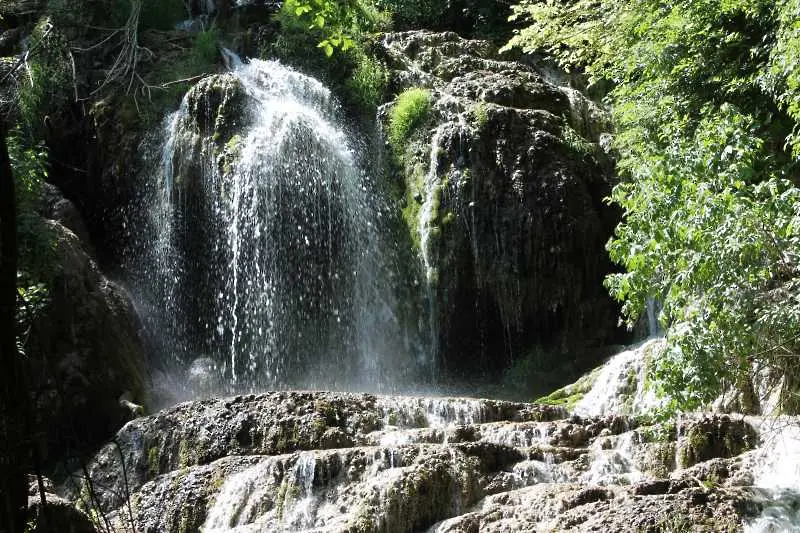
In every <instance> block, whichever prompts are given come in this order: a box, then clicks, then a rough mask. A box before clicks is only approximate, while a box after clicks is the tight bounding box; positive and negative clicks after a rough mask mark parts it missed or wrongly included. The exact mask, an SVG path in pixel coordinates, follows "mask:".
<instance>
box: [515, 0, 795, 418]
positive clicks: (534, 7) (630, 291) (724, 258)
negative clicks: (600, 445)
mask: <svg viewBox="0 0 800 533" xmlns="http://www.w3.org/2000/svg"><path fill="white" fill-rule="evenodd" d="M798 7H800V3H799V2H798V0H782V1H780V2H778V3H775V2H773V1H771V0H725V1H723V2H708V1H704V0H678V1H676V2H672V3H670V4H664V3H663V2H658V1H656V0H611V1H606V2H602V3H598V2H594V1H593V0H578V1H577V2H561V1H558V0H523V1H522V2H521V3H520V4H518V5H517V6H515V7H514V12H515V18H516V19H518V20H524V21H525V22H527V24H528V26H527V27H525V28H523V29H521V30H519V31H518V33H517V35H516V36H515V37H514V38H513V39H512V40H511V42H510V43H509V46H518V47H521V48H522V49H523V50H525V51H527V52H533V51H545V52H548V53H551V54H553V55H554V56H555V58H556V59H557V60H558V61H559V63H560V64H561V65H562V66H564V67H565V68H568V69H573V70H579V71H583V72H585V73H586V74H587V75H588V77H589V79H590V81H592V82H598V81H607V82H611V84H612V86H613V88H612V90H611V92H610V93H609V94H608V97H607V101H608V103H609V104H610V106H611V108H612V111H613V118H614V125H615V128H616V131H617V137H616V140H615V143H616V148H617V150H618V152H619V161H618V170H619V173H620V175H621V178H622V179H621V182H620V183H619V184H618V185H617V186H616V187H615V189H614V192H613V194H612V201H613V202H614V203H616V204H617V205H619V206H621V207H622V208H623V210H624V221H623V223H622V224H620V225H619V227H618V228H617V230H616V235H615V237H614V238H613V239H612V240H611V242H610V243H609V245H608V249H609V252H610V254H611V257H612V259H614V260H615V261H616V262H618V263H619V264H621V265H623V266H624V267H625V272H623V273H619V274H614V275H612V276H610V277H609V278H608V280H607V285H608V287H609V289H610V290H611V293H612V294H613V295H614V296H615V297H616V298H618V299H619V300H620V301H621V302H623V304H624V306H623V312H624V314H625V316H626V317H627V319H628V322H629V323H630V324H632V323H633V322H634V321H635V320H637V319H638V317H640V316H641V315H642V313H643V312H644V310H645V305H646V300H647V298H656V299H659V300H661V302H662V304H663V311H662V313H661V316H660V320H661V322H662V324H663V325H664V326H665V327H666V329H667V338H668V344H669V348H668V350H667V351H666V353H665V354H664V355H662V356H661V357H659V358H658V359H657V360H655V361H654V364H653V365H652V366H651V373H652V375H651V376H650V377H651V378H652V381H651V383H653V384H654V385H655V386H656V388H657V390H658V391H659V392H660V393H661V394H662V395H663V396H666V397H668V398H669V402H668V404H667V411H674V410H676V409H691V408H696V407H699V406H701V405H704V404H706V403H708V402H709V401H710V400H712V399H713V398H715V397H716V396H717V395H718V394H720V393H721V392H722V391H723V390H724V389H725V388H727V387H730V386H741V385H742V383H744V382H747V381H748V379H749V372H750V371H751V369H752V368H753V364H755V365H756V366H759V367H765V366H766V367H771V368H776V369H778V370H780V371H782V372H788V370H789V369H790V367H797V366H798V361H797V356H796V355H794V354H796V353H797V351H796V348H798V347H800V343H798V339H799V338H800V276H798V274H800V273H799V272H798V265H799V264H800V263H798V259H800V190H798V188H797V187H796V185H795V183H796V181H797V179H798V165H797V157H798V148H799V145H798V123H800V104H798V102H800V83H798V80H800V55H799V54H798V53H797V52H798V50H800V32H799V31H798V22H797V21H798V20H799V19H798V16H797V15H798ZM792 149H794V155H792V153H791V152H792ZM785 385H786V386H787V389H788V390H785V391H784V392H785V394H788V395H791V394H792V392H793V391H792V390H791V389H793V388H794V387H796V384H793V383H791V380H788V381H787V382H786V383H785Z"/></svg>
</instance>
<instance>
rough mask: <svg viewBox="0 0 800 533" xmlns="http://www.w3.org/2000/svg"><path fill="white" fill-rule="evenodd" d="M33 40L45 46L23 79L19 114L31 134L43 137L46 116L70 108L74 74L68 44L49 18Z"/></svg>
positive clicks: (32, 37) (36, 32) (30, 64)
mask: <svg viewBox="0 0 800 533" xmlns="http://www.w3.org/2000/svg"><path fill="white" fill-rule="evenodd" d="M31 41H32V42H34V43H41V44H40V45H39V46H38V52H37V53H36V54H35V55H33V56H32V59H30V60H29V61H28V64H27V69H25V72H24V73H23V74H22V76H21V79H20V87H19V114H20V119H21V121H22V124H23V126H24V127H25V129H26V130H27V131H28V133H29V134H30V135H31V136H32V137H33V138H43V137H44V135H43V128H44V123H43V121H44V120H45V117H51V118H53V117H54V116H57V115H60V114H61V113H62V112H64V111H65V109H66V107H67V106H68V105H69V102H70V100H71V94H70V88H71V86H72V74H71V67H70V60H69V50H68V47H67V42H66V40H65V39H64V37H63V36H62V35H61V34H59V33H57V32H56V31H55V30H54V29H53V28H52V25H51V22H50V20H49V19H43V20H42V22H40V23H39V24H38V25H37V26H36V28H35V29H34V31H33V33H32V34H31Z"/></svg>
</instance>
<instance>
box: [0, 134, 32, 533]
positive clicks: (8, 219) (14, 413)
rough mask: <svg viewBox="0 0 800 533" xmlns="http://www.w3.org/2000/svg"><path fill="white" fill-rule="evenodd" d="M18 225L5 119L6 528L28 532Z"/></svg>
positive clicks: (1, 301)
mask: <svg viewBox="0 0 800 533" xmlns="http://www.w3.org/2000/svg"><path fill="white" fill-rule="evenodd" d="M16 306H17V228H16V201H15V198H14V178H13V175H12V173H11V161H10V159H9V157H8V149H7V147H6V132H5V125H4V124H3V123H2V119H0V435H2V437H0V533H22V532H23V531H24V529H25V521H26V520H25V518H26V516H25V515H26V512H27V503H28V486H27V485H28V484H27V475H26V465H27V460H26V458H27V453H26V449H27V446H26V444H25V442H24V436H25V420H24V413H25V401H26V399H27V396H26V394H27V391H26V390H25V380H24V373H23V368H22V360H21V359H20V357H19V354H18V352H17V341H16V335H15V331H16V321H15V313H16Z"/></svg>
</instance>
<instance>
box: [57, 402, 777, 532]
mask: <svg viewBox="0 0 800 533" xmlns="http://www.w3.org/2000/svg"><path fill="white" fill-rule="evenodd" d="M532 410H533V411H535V409H533V406H530V405H525V404H514V403H510V402H496V401H491V400H470V399H459V398H436V399H434V398H403V397H389V396H375V395H370V394H334V393H325V392H274V393H268V394H260V395H248V396H237V397H234V398H228V399H220V400H204V401H197V402H190V403H186V404H182V405H178V406H176V407H173V408H171V409H168V410H165V411H162V412H161V413H158V414H156V415H153V416H150V417H146V418H142V419H138V420H135V421H132V422H130V423H129V424H128V425H127V426H126V427H125V428H123V430H122V431H120V432H119V434H118V435H117V437H116V440H117V442H119V444H120V449H119V450H117V449H116V447H115V446H109V447H107V448H105V449H104V450H102V451H101V452H100V453H99V454H97V456H96V457H95V458H94V459H93V461H91V463H90V464H89V471H90V473H91V475H92V479H93V486H94V487H95V492H96V496H97V498H98V501H99V502H100V504H101V509H102V510H104V511H106V512H108V513H109V517H110V520H111V522H112V525H113V526H114V527H117V528H118V529H124V527H128V526H130V524H129V520H130V519H129V517H128V516H129V514H128V511H127V507H126V504H125V500H124V499H122V498H120V494H124V493H125V488H124V486H122V485H120V480H121V479H122V478H123V472H122V469H121V465H120V463H119V458H120V456H122V457H124V459H125V465H126V470H125V473H126V474H127V479H128V488H129V490H130V493H131V495H132V498H131V503H132V511H133V522H134V523H133V525H134V526H135V528H136V530H137V531H159V532H164V533H190V532H199V531H203V532H205V533H217V532H219V533H221V532H222V531H228V530H230V529H231V528H233V527H237V528H242V530H245V531H315V532H318V533H319V532H331V533H333V532H342V531H349V532H390V533H394V532H411V531H425V530H428V531H432V532H464V531H481V532H483V531H489V532H492V531H497V532H500V531H664V530H666V531H685V530H689V529H691V528H693V527H695V526H699V527H701V528H705V530H709V531H738V530H739V529H738V528H740V524H741V523H742V521H743V520H745V519H748V517H750V516H753V515H754V514H756V513H759V512H760V510H761V507H763V502H762V503H759V501H761V500H763V498H761V499H759V496H758V494H754V493H752V491H749V490H747V489H743V488H740V487H736V486H735V483H734V482H733V479H734V477H735V476H736V475H737V472H739V471H741V470H746V469H751V468H752V464H753V461H754V460H755V457H753V456H752V454H754V453H755V452H745V453H743V454H741V455H737V456H735V457H731V458H728V459H722V458H715V459H712V460H710V461H704V462H700V463H698V464H696V465H694V466H692V467H691V468H689V469H680V470H672V471H669V472H667V474H668V475H669V479H656V478H653V477H647V474H645V473H642V472H640V471H638V470H637V466H636V465H637V463H638V460H637V459H636V458H637V457H639V456H640V455H642V453H640V452H639V451H638V450H639V448H642V447H644V448H645V449H646V448H647V447H648V446H652V445H653V444H654V443H649V442H643V440H642V439H638V438H634V436H635V435H636V431H635V430H627V431H625V432H623V433H619V434H614V433H613V430H612V427H614V428H616V429H619V428H622V427H631V426H635V425H636V424H635V421H632V420H629V419H626V418H624V417H616V418H615V417H604V418H598V417H593V418H583V417H577V416H570V417H568V418H566V417H565V418H562V419H560V420H551V421H527V422H517V421H513V420H514V419H515V418H518V416H519V413H525V412H532ZM498 416H504V417H506V418H505V419H502V418H497V417H498ZM389 422H391V424H390V423H389ZM738 434H739V433H735V434H732V435H738ZM554 435H555V436H559V435H565V437H564V442H563V443H562V444H563V446H560V447H552V446H549V445H548V444H547V441H548V440H549V439H550V438H551V437H552V436H554ZM571 435H572V436H573V437H571ZM574 435H580V438H574ZM601 435H602V436H601ZM455 437H460V438H455ZM666 438H669V435H668V436H667V437H666ZM732 438H735V437H733V436H732ZM281 439H283V440H281ZM603 439H607V440H610V441H612V444H613V446H612V447H611V448H609V449H603V448H602V446H601V445H600V444H601V441H602V440H603ZM455 441H459V442H455ZM665 444H669V442H667V443H665ZM671 444H672V445H673V446H674V442H672V443H671ZM673 466H674V463H673ZM630 480H634V481H635V482H634V483H631V484H628V483H629V482H630ZM62 490H63V488H62ZM83 490H84V491H85V490H86V489H83ZM80 491H81V489H80V487H79V488H78V489H77V492H74V495H73V497H75V498H77V497H78V495H79V493H80ZM687 528H688V529H687Z"/></svg>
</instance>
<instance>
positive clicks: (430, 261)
mask: <svg viewBox="0 0 800 533" xmlns="http://www.w3.org/2000/svg"><path fill="white" fill-rule="evenodd" d="M442 135H443V130H442V128H441V127H439V128H437V129H436V131H435V132H434V134H433V138H432V139H431V152H430V161H429V163H428V174H427V176H426V177H425V195H424V201H423V204H422V207H421V209H420V212H419V223H418V224H419V234H420V235H419V236H420V254H421V255H422V267H423V271H424V273H425V291H426V300H427V302H428V329H429V335H430V342H431V355H432V359H433V361H432V365H431V369H432V371H433V372H432V376H431V377H432V379H433V383H437V382H438V381H439V352H440V346H439V342H440V340H439V327H440V324H439V297H438V295H437V290H438V282H439V271H438V269H437V266H438V264H437V263H436V262H435V260H434V258H433V253H434V250H433V249H432V245H431V232H433V231H434V229H435V228H434V226H435V222H436V220H435V219H436V217H437V216H438V213H437V210H438V208H439V203H440V201H441V194H442V189H441V182H440V181H439V150H440V144H441V139H442Z"/></svg>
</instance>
